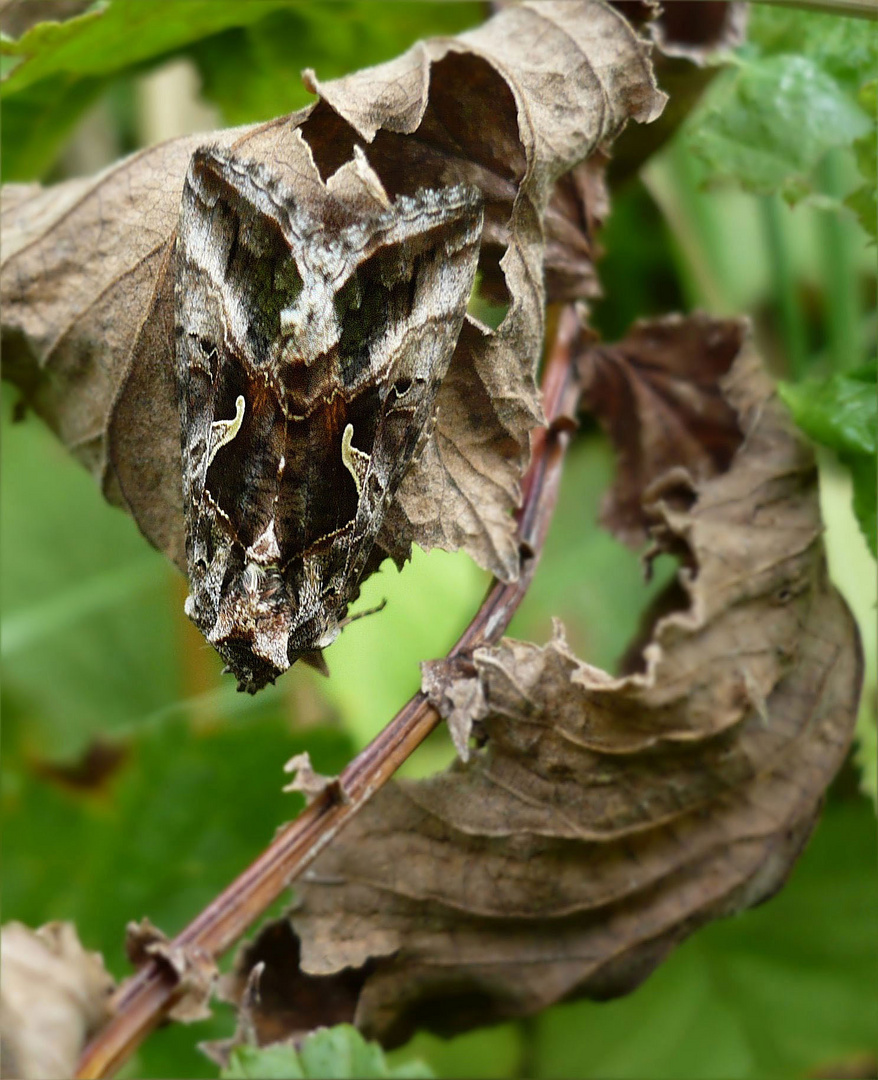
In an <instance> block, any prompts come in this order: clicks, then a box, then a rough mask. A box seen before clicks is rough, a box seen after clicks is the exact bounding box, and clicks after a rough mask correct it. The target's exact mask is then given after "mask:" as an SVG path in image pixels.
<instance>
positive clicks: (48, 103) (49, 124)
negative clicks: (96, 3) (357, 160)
mask: <svg viewBox="0 0 878 1080" xmlns="http://www.w3.org/2000/svg"><path fill="white" fill-rule="evenodd" d="M483 17H484V15H483V12H482V10H481V8H480V6H479V5H478V4H475V3H456V4H447V3H442V2H437V0H433V2H429V3H420V4H391V5H376V4H374V3H372V2H371V0H337V2H335V3H332V4H330V5H325V4H302V3H301V2H299V0H259V3H253V2H252V0H150V2H149V3H148V4H147V3H143V2H142V0H109V2H108V3H106V4H105V5H103V6H101V7H100V8H98V9H96V10H93V11H90V12H87V13H86V14H84V15H81V16H79V17H77V18H73V19H69V20H67V21H66V22H61V23H56V22H45V23H38V24H37V25H36V26H34V27H32V28H31V29H30V30H29V31H28V32H27V33H26V34H24V35H23V36H22V37H21V38H20V39H19V40H18V41H10V40H8V39H2V40H0V59H3V60H4V61H6V63H7V65H8V64H9V62H10V61H17V63H15V65H14V66H13V67H12V68H11V70H9V69H8V67H7V72H6V75H5V78H4V79H3V81H2V83H0V97H2V98H3V99H4V107H3V129H2V133H0V134H2V149H3V177H4V180H29V179H33V178H34V177H35V176H40V175H42V174H44V173H45V172H46V170H47V169H48V168H49V167H50V166H51V164H52V162H53V161H54V159H55V157H56V155H57V153H58V150H59V148H60V146H61V144H62V142H63V139H64V138H65V137H66V136H67V134H68V133H69V132H70V130H71V129H72V127H73V125H74V124H75V123H76V121H77V120H78V119H79V118H80V117H81V116H82V113H83V111H84V110H85V108H86V107H87V106H88V105H90V104H91V103H92V101H94V100H95V98H96V97H97V96H98V95H99V94H100V93H101V92H102V91H103V90H105V89H106V88H107V87H108V86H109V85H110V84H111V82H112V80H114V79H119V78H120V77H122V76H125V75H130V74H137V73H140V72H142V71H144V70H146V69H147V68H149V67H153V66H155V65H156V64H158V63H161V62H163V61H165V60H167V59H170V58H171V57H174V56H178V55H180V54H188V55H191V56H192V57H193V59H194V60H195V62H196V64H197V65H198V67H199V71H200V74H201V77H202V82H203V92H204V95H205V96H206V97H207V98H208V99H209V100H211V101H214V102H216V103H217V104H218V105H219V106H220V108H221V109H222V110H223V113H224V116H225V118H226V120H227V121H228V122H229V123H235V124H239V123H246V122H249V121H257V120H267V119H269V118H271V117H273V116H277V115H281V114H283V113H286V112H291V111H292V110H294V109H297V108H300V107H301V106H303V105H305V104H307V103H308V102H309V101H311V100H313V96H312V95H311V94H309V93H308V92H307V91H306V90H305V88H304V86H303V85H302V79H301V71H302V69H303V68H305V67H315V68H317V69H318V70H319V72H320V75H321V76H322V77H323V78H332V77H334V76H337V75H342V74H345V73H347V72H348V71H352V70H356V69H357V68H360V67H364V66H368V65H369V64H376V63H379V62H380V61H382V60H387V59H390V58H391V57H393V56H395V55H396V54H397V53H399V52H402V51H404V50H405V49H406V48H408V47H409V46H410V45H411V44H412V43H413V42H414V41H416V40H417V39H418V38H419V37H423V36H427V35H430V34H454V33H457V32H459V31H460V30H463V29H465V28H466V27H468V26H472V25H475V24H478V23H479V22H480V21H481V20H482V18H483ZM231 72H233V73H234V77H231V78H230V73H231Z"/></svg>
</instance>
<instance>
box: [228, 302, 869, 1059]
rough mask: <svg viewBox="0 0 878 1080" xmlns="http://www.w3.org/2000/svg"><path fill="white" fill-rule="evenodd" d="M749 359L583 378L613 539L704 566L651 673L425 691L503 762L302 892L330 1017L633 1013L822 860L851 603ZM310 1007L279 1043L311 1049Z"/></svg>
mask: <svg viewBox="0 0 878 1080" xmlns="http://www.w3.org/2000/svg"><path fill="white" fill-rule="evenodd" d="M740 337H741V325H740V324H739V323H736V322H716V323H714V322H711V321H710V320H707V319H705V318H703V317H699V318H695V319H692V320H680V319H671V320H665V321H663V322H660V323H657V324H652V325H649V324H645V325H642V326H640V327H638V328H637V329H636V330H635V331H634V333H633V334H632V335H631V337H630V338H629V339H627V340H626V341H625V342H622V343H621V344H620V345H619V346H617V347H615V348H598V349H592V350H591V351H589V352H587V353H586V354H585V355H584V356H583V358H582V368H583V372H584V374H585V375H586V376H587V377H588V378H589V380H590V384H589V396H590V399H591V404H592V407H593V408H595V409H596V410H601V411H603V412H605V413H606V416H605V417H604V419H605V421H606V423H607V426H608V428H609V430H610V431H611V433H616V434H618V435H619V436H620V441H621V443H622V445H621V450H622V453H623V461H627V464H623V467H622V469H621V470H620V478H619V484H618V486H617V489H616V492H615V501H614V502H612V503H611V505H610V507H609V508H608V515H609V518H610V520H616V521H618V522H620V524H621V526H622V527H623V528H627V526H628V525H629V523H630V522H631V521H632V520H636V521H637V522H641V523H648V524H649V530H650V535H651V537H652V539H653V543H654V544H657V545H660V546H661V547H663V548H672V549H675V550H680V551H681V552H682V553H683V556H684V558H683V566H682V568H681V571H680V575H679V582H678V583H677V585H676V586H675V592H676V600H677V602H676V604H674V605H670V604H666V605H660V607H659V608H658V609H657V612H658V613H657V614H656V617H655V619H654V621H653V623H652V625H650V626H649V627H648V633H647V634H646V636H645V640H646V641H647V642H648V644H646V646H645V648H644V650H643V653H642V656H640V657H639V661H640V662H639V664H638V665H637V670H635V671H634V673H633V674H630V675H627V676H624V677H613V676H611V675H609V674H608V673H606V672H604V671H601V670H599V669H597V668H595V667H593V666H591V665H589V664H587V663H585V662H583V661H581V660H579V659H577V658H576V657H575V656H573V655H572V654H571V652H570V650H569V649H568V647H567V645H566V643H565V641H564V637H563V634H562V632H561V630H560V627H557V628H556V633H555V636H554V638H553V640H552V641H551V642H550V643H549V644H548V645H546V646H545V647H539V646H537V645H532V644H528V643H526V642H517V641H511V640H504V641H503V642H501V644H500V645H499V646H497V647H494V648H482V649H479V650H477V651H476V653H475V655H474V657H473V666H472V667H471V668H470V669H469V670H466V669H465V667H462V666H461V665H460V664H451V665H447V666H446V667H445V669H444V679H443V665H442V664H441V663H436V664H432V665H430V667H429V669H428V670H427V672H426V673H425V688H426V689H427V691H428V692H429V693H430V695H431V697H432V699H433V700H434V701H436V702H437V703H439V704H440V707H441V708H443V709H444V710H445V711H446V712H447V713H448V714H449V715H452V716H456V718H457V722H458V724H462V723H463V722H464V720H465V719H467V716H466V713H467V709H468V710H469V716H468V720H469V721H470V722H472V721H477V722H478V725H479V735H480V744H481V745H480V747H479V749H477V750H475V751H471V756H470V760H469V761H468V763H466V764H464V763H462V762H458V763H457V764H456V765H455V766H454V767H453V768H452V769H450V770H449V771H447V772H445V773H443V774H440V775H438V776H435V777H432V778H430V779H427V780H423V781H420V782H416V783H405V784H396V785H391V786H389V787H387V788H385V789H383V790H382V791H381V792H379V793H378V795H376V797H375V798H374V799H373V801H372V802H371V803H370V804H368V806H367V807H366V808H365V809H364V810H363V811H362V813H361V814H360V815H359V816H358V817H357V818H356V819H355V820H354V821H353V823H352V824H351V825H350V826H349V827H348V829H347V830H346V831H345V832H344V833H343V834H342V835H341V836H340V837H339V838H338V839H337V840H336V842H335V844H334V845H333V846H332V847H331V848H330V849H328V850H327V851H326V852H325V853H323V854H322V855H321V857H320V858H319V859H318V860H317V862H316V863H315V864H314V866H313V868H312V871H311V872H310V873H309V874H308V876H307V878H306V880H305V881H303V882H301V883H300V884H299V885H297V895H298V896H299V897H300V906H299V907H297V908H295V909H294V910H293V912H292V913H291V918H292V923H293V926H294V928H295V931H296V934H297V935H298V937H299V939H300V941H301V953H302V958H301V969H302V975H301V978H307V979H308V980H310V982H309V984H308V985H309V987H310V993H311V996H312V997H313V995H314V994H315V993H317V992H318V989H319V984H318V983H315V982H314V979H315V978H319V977H323V978H324V979H325V980H326V981H325V985H326V987H327V992H330V991H331V990H332V988H333V987H335V985H336V981H337V979H338V978H339V977H340V974H341V973H342V972H345V973H346V975H347V978H348V980H349V982H350V981H351V980H353V979H354V977H355V976H356V977H357V978H358V979H359V980H360V983H361V985H362V988H361V990H360V992H359V996H358V997H357V999H356V1003H355V1005H353V1007H352V1013H351V1018H353V1019H355V1021H356V1023H357V1024H358V1025H359V1026H360V1027H361V1028H362V1029H364V1031H366V1032H368V1033H369V1034H370V1035H372V1036H377V1037H379V1038H380V1039H381V1040H382V1041H383V1042H385V1043H386V1044H391V1045H393V1044H396V1043H398V1042H400V1041H402V1040H404V1039H406V1038H407V1037H408V1036H409V1035H410V1034H411V1032H412V1031H413V1030H414V1029H415V1028H418V1027H428V1028H433V1029H434V1030H437V1031H440V1032H444V1033H448V1032H452V1031H456V1030H461V1029H463V1028H467V1027H471V1026H474V1025H477V1024H483V1023H487V1022H496V1021H498V1020H501V1019H504V1018H508V1017H513V1016H521V1015H526V1014H529V1013H532V1012H535V1011H536V1010H539V1009H542V1008H544V1007H546V1006H547V1005H549V1004H551V1003H553V1002H556V1001H560V1000H563V999H568V998H571V997H577V996H583V995H584V996H590V997H596V998H603V997H607V996H612V995H615V994H621V993H625V992H627V991H629V990H631V989H632V988H633V987H635V986H636V985H637V984H638V983H639V982H640V981H641V980H642V979H643V978H645V977H646V976H647V975H648V974H649V972H650V971H651V970H652V969H653V968H654V967H655V966H656V964H658V963H659V962H660V961H661V959H662V958H663V957H664V956H665V955H666V954H667V952H668V951H669V950H670V949H671V948H672V947H673V946H674V945H675V944H676V943H678V942H679V941H681V940H682V939H683V938H685V937H687V936H688V935H689V934H690V933H692V931H693V930H695V929H696V928H697V927H698V926H700V925H702V924H704V923H705V922H707V921H709V920H711V919H714V918H717V917H719V916H722V915H727V914H730V913H732V912H736V911H739V910H741V909H743V908H745V907H748V906H750V905H752V904H755V903H758V902H760V901H761V900H764V899H766V898H767V897H768V896H770V895H771V894H772V893H773V892H775V891H776V890H777V889H778V888H779V887H780V886H781V885H782V883H783V881H784V880H785V878H786V876H787V875H788V873H789V870H790V867H791V866H792V864H793V862H794V860H795V858H796V857H797V855H798V854H799V852H800V851H801V849H802V847H803V845H804V844H805V842H806V840H807V838H808V836H809V834H810V832H811V829H812V827H813V825H814V822H815V820H816V817H817V813H818V810H819V806H820V802H821V798H822V794H823V792H824V790H825V788H826V786H827V784H828V783H829V781H830V780H831V779H832V777H833V776H834V774H835V773H836V771H837V770H838V768H839V766H840V765H841V763H842V761H843V760H844V756H845V753H846V751H847V748H848V746H849V743H850V740H851V737H852V734H853V726H854V719H855V716H856V705H857V698H858V695H859V688H860V683H861V672H862V660H861V656H860V653H859V646H858V637H857V631H856V627H855V624H854V622H853V620H852V618H851V616H850V614H849V612H848V610H847V608H846V606H845V604H844V602H843V601H842V600H841V598H840V596H839V594H838V593H837V592H836V590H835V589H834V588H833V587H832V586H831V584H830V583H829V581H828V579H827V574H826V564H825V559H824V552H823V545H822V541H821V529H822V526H821V522H820V516H819V508H818V500H817V484H816V470H815V467H814V461H813V459H812V455H811V452H810V450H809V449H808V447H807V446H806V445H805V443H804V442H803V440H802V439H801V438H800V436H799V435H798V434H797V432H796V430H795V428H794V426H793V425H792V423H791V421H790V420H789V418H788V417H787V415H786V413H785V411H784V409H783V407H782V406H781V404H780V403H779V400H778V398H777V396H776V394H775V392H774V390H773V387H772V385H771V383H770V381H769V380H768V379H767V377H766V376H765V375H764V373H763V371H762V369H761V367H760V364H759V362H758V360H757V358H756V357H755V356H754V354H753V352H752V350H751V349H750V348H749V346H747V345H745V346H744V347H743V349H742V351H741V352H740V353H739V352H738V346H739V344H740ZM705 372H708V373H710V374H709V377H708V376H705V374H704V373H705ZM620 388H622V389H624V390H625V394H624V395H623V397H622V400H621V402H620V399H619V397H618V396H617V394H618V392H619V390H620ZM629 400H630V401H634V402H636V408H634V409H630V410H629V411H628V413H627V415H628V418H629V419H628V425H627V427H625V426H623V425H618V424H616V423H615V419H616V418H617V415H618V414H617V410H619V408H620V406H621V405H622V404H623V403H624V402H627V401H629ZM658 432H661V439H658ZM657 440H658V441H657ZM643 445H645V446H656V447H657V449H656V453H657V455H658V457H659V460H660V463H661V469H662V470H663V471H662V472H661V474H660V475H655V470H654V469H652V468H651V467H650V466H649V462H648V461H647V460H646V457H645V455H643V454H642V453H641V451H642V446H643ZM675 448H676V452H677V456H676V458H675V457H674V449H675ZM624 455H627V458H625V457H624ZM638 485H642V486H641V487H640V488H639V489H638ZM636 491H638V493H639V496H640V498H641V500H642V504H643V505H642V508H641V510H640V512H639V513H637V514H635V513H634V512H633V501H634V494H635V492H636ZM474 684H477V687H478V689H476V686H474ZM270 933H275V934H277V933H280V931H279V930H278V929H277V928H276V927H275V928H274V929H271V928H269V930H267V931H266V932H265V934H266V935H269V934H270ZM266 940H268V938H267V937H266V938H263V939H262V944H261V945H259V946H258V947H257V948H256V953H257V954H258V956H259V958H260V959H261V960H264V961H265V962H266V965H267V966H266V973H270V972H271V969H272V958H271V955H270V951H269V949H268V948H267V947H266V946H265V941H266ZM289 953H290V949H289V948H285V949H284V950H283V955H284V956H288V954H289ZM245 976H246V963H245V964H244V965H243V966H242V969H241V972H240V975H239V978H241V979H243V978H245ZM286 985H287V986H288V987H289V996H284V997H283V998H282V999H281V1001H279V1002H278V1001H276V1002H274V1003H273V1006H274V1011H272V1010H271V1009H269V1008H268V1007H267V1006H266V1009H265V1014H264V1015H263V1016H262V1017H261V1023H262V1024H263V1025H264V1026H265V1027H266V1028H269V1027H272V1018H274V1020H275V1021H276V1020H277V1016H278V1015H279V1013H280V1012H282V1013H283V1014H284V1016H285V1017H286V1020H285V1022H286V1023H289V1024H290V1027H291V1028H295V1027H296V1026H297V1025H300V1024H301V1017H297V1016H296V1014H295V996H294V995H295V993H296V992H297V990H296V988H297V987H298V986H299V981H298V978H297V977H295V976H291V975H289V974H288V977H287V980H286ZM273 1032H274V1037H275V1038H277V1037H279V1036H278V1033H277V1028H276V1024H275V1026H274V1028H273Z"/></svg>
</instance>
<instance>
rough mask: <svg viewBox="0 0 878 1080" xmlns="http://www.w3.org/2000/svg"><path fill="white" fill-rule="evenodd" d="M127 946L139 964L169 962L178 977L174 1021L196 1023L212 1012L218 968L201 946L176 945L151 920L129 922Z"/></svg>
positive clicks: (171, 1014)
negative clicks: (153, 961) (195, 947)
mask: <svg viewBox="0 0 878 1080" xmlns="http://www.w3.org/2000/svg"><path fill="white" fill-rule="evenodd" d="M125 949H126V952H127V953H128V959H129V960H130V961H131V963H132V964H134V965H135V966H136V967H140V966H141V965H143V964H145V963H146V962H147V961H149V960H159V961H161V962H162V963H164V964H167V965H168V966H169V967H170V968H171V970H172V971H173V972H174V974H175V975H176V976H177V979H178V984H177V992H176V996H175V998H174V1004H173V1005H172V1007H171V1008H170V1009H169V1010H168V1016H169V1017H170V1018H171V1019H172V1020H178V1021H179V1022H180V1023H182V1024H194V1023H195V1022H196V1021H197V1020H206V1019H207V1017H209V1016H210V1015H211V1012H210V1005H209V1002H210V998H211V995H212V993H213V990H214V986H215V985H216V981H217V977H218V974H219V972H218V970H217V966H216V963H215V962H214V960H213V958H212V957H211V956H210V955H208V954H207V953H205V952H203V951H202V950H201V949H192V948H186V949H184V948H182V947H181V946H179V945H178V946H175V945H173V944H172V943H171V942H170V941H169V940H168V937H167V935H166V934H164V933H163V932H162V931H161V930H159V929H158V927H156V926H153V924H152V923H151V922H150V921H149V919H141V920H140V922H139V923H136V922H130V923H129V924H128V926H127V927H126V928H125Z"/></svg>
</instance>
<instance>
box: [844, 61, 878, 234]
mask: <svg viewBox="0 0 878 1080" xmlns="http://www.w3.org/2000/svg"><path fill="white" fill-rule="evenodd" d="M859 101H860V105H861V107H862V108H863V111H864V112H866V113H868V115H869V116H871V117H873V118H874V119H875V123H874V124H873V125H872V127H871V128H870V130H869V131H868V132H867V133H866V134H865V135H864V136H863V137H862V138H861V139H857V141H856V142H855V143H854V156H855V157H856V160H857V169H858V170H859V172H860V175H861V176H862V177H863V183H862V184H861V186H860V187H858V188H856V189H855V190H854V191H852V192H851V194H850V195H848V197H847V198H846V199H845V205H846V206H848V207H849V208H850V209H851V210H853V212H854V213H855V214H856V215H857V217H858V218H859V219H860V224H861V225H862V226H863V228H864V229H865V230H866V232H867V233H869V235H870V236H871V237H872V239H873V240H878V79H873V80H872V81H871V82H868V83H866V84H865V86H864V87H863V88H862V89H861V90H860V95H859Z"/></svg>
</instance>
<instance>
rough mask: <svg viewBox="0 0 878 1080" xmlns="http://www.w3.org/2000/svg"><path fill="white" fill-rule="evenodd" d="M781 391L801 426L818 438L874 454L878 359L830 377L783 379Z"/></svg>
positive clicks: (838, 448)
mask: <svg viewBox="0 0 878 1080" xmlns="http://www.w3.org/2000/svg"><path fill="white" fill-rule="evenodd" d="M780 393H781V397H782V398H783V400H784V401H785V402H786V404H787V407H788V408H789V409H790V411H791V412H792V414H793V418H794V419H795V421H796V423H797V424H798V425H799V427H800V428H801V429H802V430H803V431H804V432H806V433H807V434H808V435H809V436H810V437H811V438H812V439H814V440H815V441H816V442H819V443H821V444H822V445H823V446H828V447H830V448H831V449H832V450H836V451H839V452H842V453H850V454H874V453H875V452H876V448H878V447H876V443H878V367H876V365H875V363H872V364H867V365H864V366H863V367H861V368H858V369H857V370H855V371H850V372H840V373H838V374H836V375H832V376H830V377H829V378H828V379H807V380H805V381H804V382H801V383H782V384H781V386H780Z"/></svg>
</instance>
